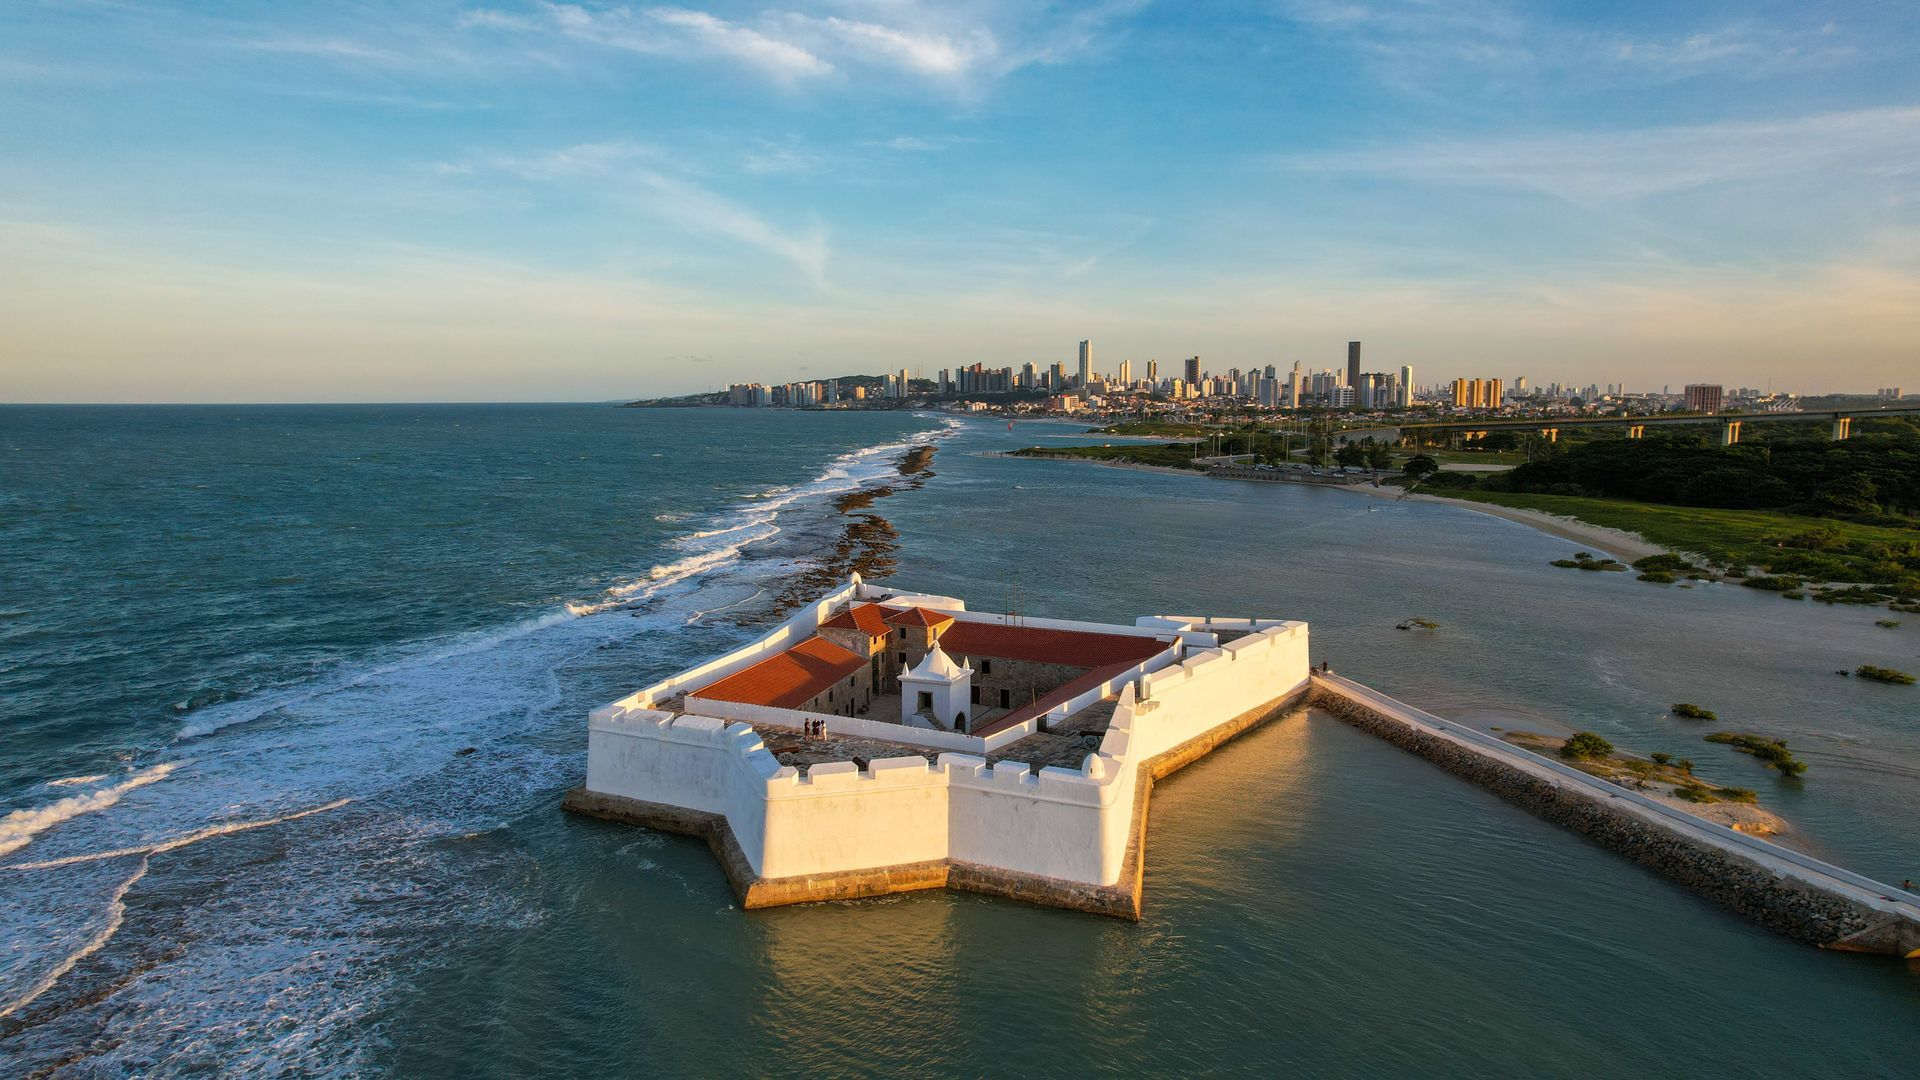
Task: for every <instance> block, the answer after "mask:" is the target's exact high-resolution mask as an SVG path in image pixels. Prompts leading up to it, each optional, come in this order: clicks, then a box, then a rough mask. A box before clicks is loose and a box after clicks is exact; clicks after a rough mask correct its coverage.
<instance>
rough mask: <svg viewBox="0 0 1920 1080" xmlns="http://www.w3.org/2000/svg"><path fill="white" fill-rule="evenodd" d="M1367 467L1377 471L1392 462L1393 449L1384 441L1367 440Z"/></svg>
mask: <svg viewBox="0 0 1920 1080" xmlns="http://www.w3.org/2000/svg"><path fill="white" fill-rule="evenodd" d="M1365 451H1366V457H1367V468H1369V469H1372V470H1374V471H1375V472H1378V471H1379V470H1381V469H1384V468H1386V467H1387V466H1389V465H1392V464H1393V451H1392V450H1391V449H1389V448H1388V447H1387V444H1386V443H1380V442H1373V441H1371V440H1369V441H1368V443H1367V445H1366V447H1365Z"/></svg>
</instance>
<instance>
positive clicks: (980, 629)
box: [940, 622, 1167, 668]
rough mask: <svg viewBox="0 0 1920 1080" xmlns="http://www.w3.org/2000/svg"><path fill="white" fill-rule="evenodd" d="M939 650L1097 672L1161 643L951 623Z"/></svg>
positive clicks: (1142, 657)
mask: <svg viewBox="0 0 1920 1080" xmlns="http://www.w3.org/2000/svg"><path fill="white" fill-rule="evenodd" d="M940 647H941V648H943V649H945V650H947V652H948V653H949V654H951V655H953V656H989V657H1001V658H1004V659H1007V660H1030V661H1033V662H1034V663H1039V664H1065V665H1068V666H1070V667H1083V668H1097V667H1106V666H1108V665H1110V664H1120V663H1129V664H1137V663H1139V662H1140V661H1142V660H1145V659H1146V658H1147V657H1149V656H1152V655H1153V654H1155V653H1157V652H1160V651H1161V650H1163V649H1165V648H1166V647H1167V643H1166V642H1164V641H1159V640H1157V639H1155V638H1151V637H1134V636H1132V635H1130V634H1099V633H1093V632H1090V631H1085V630H1053V629H1048V628H1044V627H1038V626H1002V625H1000V624H998V623H981V622H956V623H954V624H953V625H952V626H949V627H947V628H946V630H944V631H942V632H941V634H940Z"/></svg>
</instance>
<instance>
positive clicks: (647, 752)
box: [587, 616, 1308, 885]
mask: <svg viewBox="0 0 1920 1080" xmlns="http://www.w3.org/2000/svg"><path fill="white" fill-rule="evenodd" d="M817 619H818V616H816V622H817ZM1029 625H1032V623H1031V622H1030V623H1029ZM1083 625H1084V624H1083ZM1244 628H1245V624H1244V623H1243V624H1241V625H1240V626H1237V627H1235V629H1244ZM1155 629H1158V630H1160V632H1165V628H1164V627H1156V628H1155ZM731 655H733V654H730V656H731ZM725 659H728V658H723V660H725ZM710 670H711V669H710ZM735 670H737V668H736V669H735ZM713 677H717V676H712V675H709V676H706V678H707V679H708V680H710V679H711V678H713ZM1307 677H1308V668H1307V628H1306V625H1305V624H1303V623H1281V624H1273V625H1267V626H1265V627H1264V628H1262V629H1259V630H1258V631H1256V632H1254V633H1252V634H1249V635H1248V636H1246V637H1243V638H1240V639H1238V640H1236V641H1232V642H1229V643H1228V644H1227V645H1226V646H1223V647H1219V648H1213V649H1206V650H1204V651H1199V652H1195V653H1193V654H1192V655H1190V656H1189V657H1188V658H1187V660H1186V661H1185V662H1184V663H1182V664H1180V665H1178V666H1170V667H1166V668H1164V669H1163V670H1160V671H1157V672H1152V673H1147V674H1141V675H1136V676H1132V678H1133V679H1134V682H1132V683H1130V684H1128V685H1126V686H1125V688H1124V689H1123V690H1122V692H1121V701H1120V704H1119V706H1118V708H1116V710H1115V712H1114V716H1113V720H1112V726H1111V728H1110V729H1109V731H1108V733H1107V735H1106V736H1105V739H1104V741H1103V742H1102V744H1101V747H1100V750H1099V752H1098V753H1096V754H1090V755H1088V757H1087V759H1086V760H1085V762H1083V764H1082V765H1081V767H1080V768H1078V769H1062V768H1045V769H1041V770H1038V771H1037V772H1036V771H1034V770H1032V769H1030V768H1029V767H1028V766H1027V765H1026V764H1024V763H1020V762H1012V761H1002V762H999V763H997V764H995V765H994V766H992V767H989V766H988V765H987V764H986V762H985V759H984V758H982V757H979V756H975V755H971V754H962V753H944V754H941V755H940V759H939V761H938V762H937V763H935V764H931V765H930V764H929V763H928V762H927V761H926V760H925V759H924V758H922V757H919V756H913V757H902V758H888V759H881V760H878V761H874V762H871V763H870V764H869V766H868V768H867V769H866V770H864V771H862V770H859V769H858V768H856V767H855V766H854V765H853V764H852V763H851V762H845V763H833V764H822V765H815V766H813V767H812V768H811V769H810V770H809V775H807V776H804V777H803V776H800V775H799V774H798V772H797V771H796V770H795V769H793V768H790V767H786V766H782V765H780V764H779V762H778V761H777V760H775V759H774V757H773V755H772V754H771V753H769V752H768V751H767V750H766V748H765V747H764V745H762V743H761V741H760V739H759V737H758V736H757V735H755V734H754V732H753V730H752V729H751V728H750V727H748V726H746V725H745V724H743V723H738V722H732V723H729V722H728V721H727V720H723V719H720V718H714V717H701V716H680V717H676V716H674V715H672V714H669V713H663V712H656V711H653V710H651V709H646V708H643V707H638V699H640V698H641V697H642V695H645V694H648V693H650V692H652V691H654V690H655V688H649V691H643V692H642V694H640V695H634V696H633V697H632V698H628V699H624V700H623V702H620V703H615V704H614V705H611V706H607V707H606V708H603V709H597V710H595V711H594V713H593V716H592V720H591V722H590V724H589V733H588V765H587V788H588V790H589V791H593V792H599V793H602V794H606V795H615V796H622V797H625V798H629V799H635V800H639V801H642V802H650V803H660V804H665V805H668V806H673V807H682V808H686V809H692V810H699V811H704V812H707V813H713V814H719V815H723V816H724V817H725V818H726V820H727V823H728V825H729V827H730V828H731V830H732V832H733V834H734V838H735V840H736V841H737V842H738V844H739V847H740V849H741V852H742V854H743V855H744V856H745V857H746V860H747V862H748V864H749V865H750V866H751V867H752V869H753V871H754V873H755V874H757V875H759V876H760V877H762V878H769V879H776V878H788V877H798V876H804V875H827V874H835V873H841V872H847V871H857V870H869V869H876V868H881V867H889V866H900V865H904V864H911V863H922V862H930V861H936V860H943V859H950V860H957V861H964V862H969V863H975V864H979V865H983V866H989V867H994V868H998V869H1002V870H1009V871H1015V872H1018V873H1023V874H1032V875H1037V876H1041V877H1048V878H1059V879H1064V880H1068V881H1074V882H1081V883H1086V884H1092V885H1113V884H1115V883H1116V882H1118V881H1119V878H1120V874H1121V871H1122V868H1123V865H1124V863H1125V859H1126V854H1127V848H1128V842H1129V839H1130V834H1131V828H1132V821H1133V805H1134V795H1135V791H1136V790H1137V787H1138V784H1139V782H1140V780H1139V775H1138V774H1139V771H1140V767H1141V764H1142V763H1144V762H1146V761H1147V760H1149V759H1150V758H1152V757H1153V756H1155V755H1156V754H1160V753H1163V752H1165V751H1166V750H1169V749H1172V748H1173V747H1176V746H1179V745H1181V744H1183V743H1185V742H1187V741H1189V740H1191V739H1193V738H1196V737H1198V736H1201V735H1204V734H1206V733H1207V732H1208V731H1210V730H1212V729H1213V728H1215V727H1219V726H1220V725H1223V724H1226V723H1228V722H1230V721H1232V720H1234V719H1235V718H1236V717H1239V716H1241V715H1243V714H1245V713H1248V712H1250V711H1252V710H1254V709H1257V708H1260V707H1261V706H1263V705H1266V704H1268V703H1270V702H1273V701H1275V700H1276V699H1279V698H1283V697H1286V696H1289V695H1291V694H1293V693H1295V692H1296V691H1299V690H1301V689H1303V688H1304V687H1305V686H1306V685H1307ZM669 683H670V684H674V685H678V686H688V685H698V683H697V682H692V681H688V680H669ZM669 683H663V684H661V685H662V686H666V685H668V684H669ZM1136 685H1137V686H1139V687H1141V688H1142V689H1143V690H1144V695H1143V697H1142V700H1139V701H1135V700H1134V698H1135V690H1134V687H1135V686H1136ZM649 700H658V698H650V699H649ZM709 704H711V703H709ZM789 715H792V714H790V713H789ZM828 719H830V720H844V719H845V718H844V717H838V718H828ZM887 726H889V727H891V726H893V725H887ZM916 734H921V735H925V734H930V733H928V732H918V731H917V732H916Z"/></svg>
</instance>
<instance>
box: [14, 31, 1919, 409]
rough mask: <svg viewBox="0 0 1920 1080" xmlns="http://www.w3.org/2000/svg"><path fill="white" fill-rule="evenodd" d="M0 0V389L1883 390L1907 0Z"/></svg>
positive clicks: (269, 395)
mask: <svg viewBox="0 0 1920 1080" xmlns="http://www.w3.org/2000/svg"><path fill="white" fill-rule="evenodd" d="M688 3H689V4H690V6H654V5H648V4H645V3H635V4H603V3H592V2H585V0H581V2H569V3H558V2H532V3H528V2H522V0H472V2H459V0H448V2H441V0H421V2H414V3H398V2H392V3H388V2H357V0H348V2H340V3H328V4H286V3H223V2H218V0H202V2H198V3H180V4H167V3H149V2H142V0H127V2H115V0H64V2H56V0H0V401H15V402H23V401H102V402H238V401H495V400H542V401H558V400H606V399H616V398H625V397H635V396H653V395H665V394H675V393H684V392H689V391H695V390H702V389H709V388H715V387H723V386H725V385H726V384H727V383H729V382H741V381H763V382H785V381H789V380H797V379H817V378H826V377H830V376H834V375H841V374H848V373H856V372H860V373H867V372H878V371H883V370H892V369H895V368H899V367H906V368H910V369H912V370H913V371H915V372H920V373H926V374H932V373H934V372H935V371H937V370H938V369H939V368H942V367H957V366H960V365H964V364H970V363H975V362H980V363H985V364H987V365H989V366H996V367H997V366H1004V365H1012V366H1016V367H1017V366H1018V365H1020V364H1022V363H1026V362H1033V363H1036V364H1039V365H1042V366H1044V365H1046V364H1050V363H1053V362H1055V361H1060V362H1065V363H1067V364H1068V365H1069V366H1070V367H1071V366H1072V365H1073V364H1074V362H1075V358H1076V349H1077V343H1078V342H1079V341H1080V339H1082V338H1090V339H1092V341H1093V342H1094V355H1095V359H1096V367H1097V368H1101V369H1106V370H1112V369H1113V368H1115V367H1117V365H1118V362H1119V361H1120V360H1122V359H1128V360H1132V361H1134V368H1135V371H1136V372H1137V371H1139V370H1140V369H1141V367H1142V365H1143V364H1144V362H1145V361H1146V360H1148V359H1150V358H1151V359H1158V360H1159V361H1160V362H1161V364H1162V366H1163V369H1164V368H1165V367H1166V366H1169V365H1171V364H1173V363H1175V362H1177V361H1178V360H1179V359H1181V358H1183V357H1186V356H1190V355H1195V354H1198V355H1200V356H1201V357H1203V362H1204V363H1205V365H1206V366H1207V367H1208V368H1209V369H1211V370H1215V371H1224V370H1226V369H1227V368H1228V367H1236V366H1237V367H1243V368H1244V367H1248V366H1256V365H1257V366H1265V365H1267V364H1276V365H1279V366H1281V367H1282V368H1283V369H1284V368H1286V367H1290V366H1291V365H1292V364H1293V363H1294V362H1295V361H1298V362H1300V364H1301V366H1302V367H1303V368H1304V369H1307V370H1314V369H1318V368H1333V367H1339V366H1343V365H1344V361H1345V356H1346V342H1347V341H1348V340H1349V339H1359V340H1362V341H1364V342H1365V346H1364V348H1365V359H1366V361H1367V362H1366V364H1365V366H1366V367H1367V368H1368V369H1372V370H1385V371H1393V370H1397V369H1398V368H1399V367H1400V366H1402V365H1411V366H1412V367H1413V368H1414V372H1415V379H1416V382H1419V383H1422V384H1426V383H1437V382H1441V381H1443V380H1447V381H1450V380H1451V379H1453V378H1455V377H1456V376H1467V377H1486V378H1503V379H1507V380H1509V382H1510V381H1511V380H1512V379H1513V378H1515V377H1516V376H1521V375H1524V376H1527V377H1528V379H1529V380H1530V381H1531V382H1532V383H1534V384H1536V385H1537V384H1543V383H1547V382H1551V381H1556V380H1558V381H1563V382H1573V383H1577V384H1582V385H1584V384H1586V383H1601V384H1608V383H1619V384H1623V385H1625V386H1626V387H1627V388H1628V389H1631V390H1649V389H1652V390H1657V389H1659V388H1661V387H1663V386H1672V387H1674V388H1675V389H1676V390H1677V389H1678V388H1679V387H1680V385H1682V384H1684V383H1687V382H1720V383H1724V384H1726V385H1729V386H1735V385H1740V386H1756V387H1770V388H1772V389H1775V390H1786V391H1794V392H1800V393H1822V392H1836V391H1848V390H1851V391H1869V392H1870V391H1872V390H1874V389H1876V388H1878V387H1882V386H1892V385H1902V386H1903V387H1905V388H1907V389H1909V390H1920V4H1914V3H1912V2H1911V0H1898V2H1887V3H1853V4H1821V3H1805V2H1800V3H1774V2H1769V0H1746V2H1736V3H1724V2H1718V0H1702V2H1698V3H1689V4H1654V3H1608V4H1592V3H1520V2H1512V3H1508V2H1499V0H1454V2H1441V0H1379V2H1374V0H1353V2H1343V0H1271V2H1263V3H1251V2H1249V3H1235V2H1221V3H1202V2H1182V3H1175V2H1171V0H1163V2H1160V3H1149V2H1146V0H1108V2H1098V3H1091V4H1084V5H1080V4H1043V3H1018V2H1000V0H946V2H938V3H934V2H921V0H843V2H828V3H817V4H799V3H783V2H782V0H762V2H760V3H755V4H731V3H716V2H705V3H702V2H697V0H688Z"/></svg>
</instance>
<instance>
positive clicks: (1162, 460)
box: [1013, 443, 1203, 469]
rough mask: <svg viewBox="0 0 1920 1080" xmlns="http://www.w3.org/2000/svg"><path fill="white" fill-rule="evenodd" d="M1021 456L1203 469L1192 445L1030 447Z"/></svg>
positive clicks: (1019, 455) (1017, 452)
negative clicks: (1196, 459)
mask: <svg viewBox="0 0 1920 1080" xmlns="http://www.w3.org/2000/svg"><path fill="white" fill-rule="evenodd" d="M1013 453H1014V455H1015V456H1017V457H1039V458H1046V457H1052V458H1086V459H1088V460H1091V461H1129V462H1133V463H1135V464H1139V465H1160V466H1165V467H1167V468H1174V469H1200V468H1203V466H1199V465H1196V464H1194V461H1193V444H1192V443H1161V444H1157V445H1145V446H1029V447H1027V448H1026V449H1025V450H1015V451H1014V452H1013Z"/></svg>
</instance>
